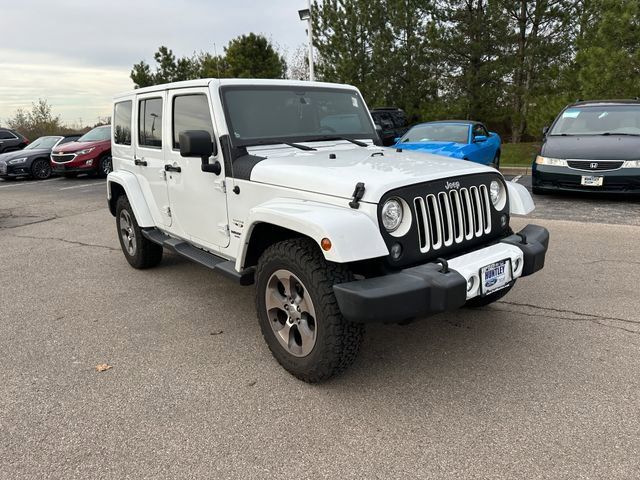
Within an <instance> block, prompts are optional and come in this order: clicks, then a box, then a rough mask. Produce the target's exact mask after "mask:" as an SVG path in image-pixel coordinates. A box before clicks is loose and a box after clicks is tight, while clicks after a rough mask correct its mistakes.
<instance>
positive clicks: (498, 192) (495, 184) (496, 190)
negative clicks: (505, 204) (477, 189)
mask: <svg viewBox="0 0 640 480" xmlns="http://www.w3.org/2000/svg"><path fill="white" fill-rule="evenodd" d="M502 189H503V187H502V183H501V182H499V181H497V180H494V181H492V182H491V185H489V194H490V196H491V203H493V206H494V207H497V205H498V203H500V198H501V197H502Z"/></svg>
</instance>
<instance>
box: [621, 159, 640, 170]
mask: <svg viewBox="0 0 640 480" xmlns="http://www.w3.org/2000/svg"><path fill="white" fill-rule="evenodd" d="M622 168H640V160H626V161H625V162H624V163H623V164H622Z"/></svg>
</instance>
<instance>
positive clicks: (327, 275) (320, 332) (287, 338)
mask: <svg viewBox="0 0 640 480" xmlns="http://www.w3.org/2000/svg"><path fill="white" fill-rule="evenodd" d="M351 280H353V275H352V274H351V272H350V271H349V270H348V269H347V268H346V267H345V266H343V265H340V264H337V263H331V262H327V261H326V260H325V258H324V257H323V255H322V253H321V252H320V250H319V248H318V246H317V245H316V244H315V243H314V242H313V241H311V240H309V239H305V238H298V239H293V240H286V241H284V242H280V243H277V244H275V245H272V246H271V247H269V248H268V249H267V250H266V251H265V252H264V253H263V255H262V256H261V257H260V260H259V262H258V267H257V271H256V309H257V312H258V321H259V323H260V329H261V330H262V336H263V337H264V339H265V341H266V342H267V345H268V346H269V349H270V350H271V353H272V354H273V356H274V357H275V358H276V360H277V361H278V362H279V363H280V365H282V366H283V367H284V368H285V369H286V370H287V371H288V372H289V373H291V374H292V375H293V376H295V377H297V378H298V379H300V380H303V381H305V382H309V383H315V382H321V381H323V380H327V379H328V378H330V377H333V376H334V375H337V374H339V373H341V372H342V371H344V370H345V369H346V368H347V367H349V366H350V365H351V364H352V363H353V362H354V360H355V359H356V356H357V354H358V351H359V350H360V345H361V344H362V339H363V335H364V326H363V325H361V324H356V323H351V322H348V321H347V320H345V319H344V317H343V316H342V314H341V313H340V309H339V308H338V303H337V301H336V298H335V295H334V293H333V285H334V284H336V283H343V282H348V281H351Z"/></svg>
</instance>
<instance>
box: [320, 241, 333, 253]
mask: <svg viewBox="0 0 640 480" xmlns="http://www.w3.org/2000/svg"><path fill="white" fill-rule="evenodd" d="M320 246H321V247H322V249H323V250H324V251H325V252H328V251H329V250H331V240H329V239H328V238H323V239H322V240H320Z"/></svg>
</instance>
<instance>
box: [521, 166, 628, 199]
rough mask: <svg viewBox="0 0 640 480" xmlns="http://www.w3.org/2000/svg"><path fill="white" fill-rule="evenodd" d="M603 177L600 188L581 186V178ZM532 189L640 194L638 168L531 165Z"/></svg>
mask: <svg viewBox="0 0 640 480" xmlns="http://www.w3.org/2000/svg"><path fill="white" fill-rule="evenodd" d="M583 175H584V176H594V177H604V178H603V181H602V186H601V187H588V186H584V185H581V184H580V182H581V180H582V176H583ZM531 176H532V184H533V187H534V188H536V189H539V190H543V191H549V192H552V191H563V192H592V193H607V194H611V193H627V194H640V168H619V169H617V170H605V171H597V170H594V171H586V170H576V169H573V168H569V167H555V166H550V165H537V164H534V165H533V169H532V174H531Z"/></svg>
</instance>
